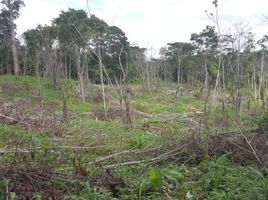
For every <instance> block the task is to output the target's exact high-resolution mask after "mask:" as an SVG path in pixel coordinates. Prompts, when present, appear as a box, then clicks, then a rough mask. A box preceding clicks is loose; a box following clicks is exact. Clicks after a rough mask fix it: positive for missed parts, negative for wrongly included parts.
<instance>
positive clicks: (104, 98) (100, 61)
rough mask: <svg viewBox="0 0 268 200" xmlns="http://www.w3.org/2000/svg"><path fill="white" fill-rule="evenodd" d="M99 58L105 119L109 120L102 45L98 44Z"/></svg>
mask: <svg viewBox="0 0 268 200" xmlns="http://www.w3.org/2000/svg"><path fill="white" fill-rule="evenodd" d="M98 57H99V65H100V81H101V88H102V98H103V111H104V117H105V119H106V118H107V111H106V95H105V88H104V80H103V64H102V57H101V47H100V43H98Z"/></svg>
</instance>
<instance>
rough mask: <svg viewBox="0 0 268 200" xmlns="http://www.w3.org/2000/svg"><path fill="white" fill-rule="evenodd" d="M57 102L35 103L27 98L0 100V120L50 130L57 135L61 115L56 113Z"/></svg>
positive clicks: (30, 127)
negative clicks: (8, 100) (10, 100)
mask: <svg viewBox="0 0 268 200" xmlns="http://www.w3.org/2000/svg"><path fill="white" fill-rule="evenodd" d="M57 108H59V105H58V104H56V103H51V104H44V105H40V104H33V103H32V102H31V101H30V100H28V99H27V98H21V99H18V100H15V101H12V102H0V122H1V123H5V124H20V125H22V126H24V127H25V128H29V129H35V130H48V131H50V132H52V133H53V134H55V135H58V134H59V133H60V122H61V115H60V114H57V113H55V112H54V111H55V109H57Z"/></svg>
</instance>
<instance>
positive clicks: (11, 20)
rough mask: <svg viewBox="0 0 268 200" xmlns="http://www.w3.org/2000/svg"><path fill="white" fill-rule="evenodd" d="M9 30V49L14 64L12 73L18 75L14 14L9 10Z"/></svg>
mask: <svg viewBox="0 0 268 200" xmlns="http://www.w3.org/2000/svg"><path fill="white" fill-rule="evenodd" d="M9 20H10V31H11V49H12V55H13V65H14V74H15V75H19V73H20V65H19V60H18V53H17V48H16V38H15V35H16V33H15V26H14V16H13V14H12V12H11V11H10V19H9Z"/></svg>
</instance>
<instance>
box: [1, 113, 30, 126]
mask: <svg viewBox="0 0 268 200" xmlns="http://www.w3.org/2000/svg"><path fill="white" fill-rule="evenodd" d="M0 117H2V118H6V119H8V120H12V121H15V122H17V123H20V124H23V125H26V126H29V127H30V126H31V125H30V124H28V123H26V122H23V121H20V120H17V119H14V118H12V117H9V116H6V115H3V114H1V113H0Z"/></svg>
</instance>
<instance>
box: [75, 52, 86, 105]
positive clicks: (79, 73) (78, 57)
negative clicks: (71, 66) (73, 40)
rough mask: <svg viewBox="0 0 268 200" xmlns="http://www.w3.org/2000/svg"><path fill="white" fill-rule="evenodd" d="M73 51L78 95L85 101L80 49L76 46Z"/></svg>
mask: <svg viewBox="0 0 268 200" xmlns="http://www.w3.org/2000/svg"><path fill="white" fill-rule="evenodd" d="M75 52H76V71H77V77H78V81H79V88H80V95H81V97H82V101H83V102H85V91H84V81H83V72H82V69H81V54H80V49H79V48H78V47H76V48H75Z"/></svg>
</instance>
